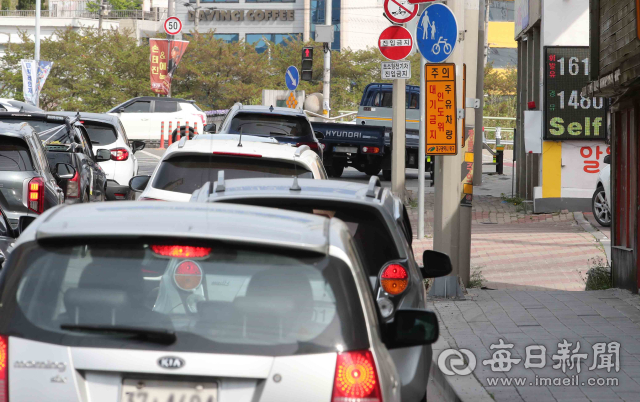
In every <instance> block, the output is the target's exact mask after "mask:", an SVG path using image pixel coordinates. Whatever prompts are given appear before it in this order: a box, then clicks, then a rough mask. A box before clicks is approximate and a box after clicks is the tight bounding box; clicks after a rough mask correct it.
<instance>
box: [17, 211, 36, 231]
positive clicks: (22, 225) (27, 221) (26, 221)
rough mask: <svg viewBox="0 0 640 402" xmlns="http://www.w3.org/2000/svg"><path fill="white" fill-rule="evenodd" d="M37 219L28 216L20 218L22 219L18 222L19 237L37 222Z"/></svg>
mask: <svg viewBox="0 0 640 402" xmlns="http://www.w3.org/2000/svg"><path fill="white" fill-rule="evenodd" d="M35 220H36V218H35V217H33V216H27V215H23V216H21V217H20V219H19V220H18V233H17V234H18V235H21V234H22V233H23V232H24V231H25V230H26V229H27V227H28V226H29V225H31V222H33V221H35Z"/></svg>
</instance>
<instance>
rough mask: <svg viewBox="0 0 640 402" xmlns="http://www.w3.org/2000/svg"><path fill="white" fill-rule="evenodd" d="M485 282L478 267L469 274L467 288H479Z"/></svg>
mask: <svg viewBox="0 0 640 402" xmlns="http://www.w3.org/2000/svg"><path fill="white" fill-rule="evenodd" d="M485 282H486V279H485V277H484V275H482V269H481V268H479V267H474V268H473V271H472V272H471V276H470V278H469V284H468V285H467V288H469V289H470V288H481V287H482V285H484V283H485Z"/></svg>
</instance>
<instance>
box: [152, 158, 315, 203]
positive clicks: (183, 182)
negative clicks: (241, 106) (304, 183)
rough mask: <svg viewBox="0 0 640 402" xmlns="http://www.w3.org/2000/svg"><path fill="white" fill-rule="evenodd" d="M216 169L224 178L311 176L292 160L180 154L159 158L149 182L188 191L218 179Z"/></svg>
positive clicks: (181, 191)
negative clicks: (168, 157) (153, 176)
mask: <svg viewBox="0 0 640 402" xmlns="http://www.w3.org/2000/svg"><path fill="white" fill-rule="evenodd" d="M220 170H224V178H225V180H229V179H247V178H254V177H291V176H294V175H297V176H298V177H300V178H309V179H312V178H313V173H311V171H309V170H307V169H305V168H304V167H302V166H300V165H294V164H293V162H285V161H276V160H270V159H263V158H253V157H233V156H216V157H213V156H210V155H184V156H177V157H175V158H171V159H167V160H164V161H162V163H161V164H160V168H159V169H158V172H157V173H156V177H155V179H154V180H153V184H152V186H153V187H154V188H157V189H160V190H167V191H176V192H179V193H187V194H191V193H193V192H194V191H195V190H197V189H199V188H200V187H202V185H203V184H204V183H205V182H207V181H210V182H214V181H216V180H218V172H219V171H220Z"/></svg>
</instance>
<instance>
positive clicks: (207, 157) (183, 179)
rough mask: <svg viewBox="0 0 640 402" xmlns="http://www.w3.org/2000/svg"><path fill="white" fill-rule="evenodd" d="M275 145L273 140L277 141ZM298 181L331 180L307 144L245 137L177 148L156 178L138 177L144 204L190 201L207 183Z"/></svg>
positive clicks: (212, 137) (202, 139)
mask: <svg viewBox="0 0 640 402" xmlns="http://www.w3.org/2000/svg"><path fill="white" fill-rule="evenodd" d="M271 141H273V142H271ZM219 171H224V177H225V179H244V178H258V177H292V176H297V177H299V178H307V179H326V178H327V173H326V172H325V170H324V167H323V165H322V161H321V160H320V157H319V156H318V154H316V153H315V152H313V151H312V150H311V149H310V148H309V147H308V146H307V145H302V146H300V147H297V148H296V147H295V146H292V145H290V144H279V143H277V142H275V140H271V139H264V138H255V137H251V136H247V135H243V136H242V139H241V140H240V136H238V135H224V136H221V135H220V134H205V135H199V136H197V137H195V139H193V140H188V139H187V137H184V138H182V139H181V140H180V141H179V142H177V143H174V144H173V145H171V146H170V147H169V148H168V149H167V152H165V154H164V155H163V157H162V160H161V161H160V163H159V164H158V166H157V167H156V169H155V170H154V172H153V174H152V175H151V176H136V177H134V179H133V180H132V181H131V183H130V187H131V189H132V190H133V191H136V192H142V194H140V197H139V198H138V199H139V200H156V201H184V202H188V201H189V199H190V198H191V194H192V193H193V192H194V191H195V190H197V189H199V188H200V187H202V186H203V185H204V183H205V182H208V181H209V182H212V183H213V182H214V181H216V180H217V179H218V172H219Z"/></svg>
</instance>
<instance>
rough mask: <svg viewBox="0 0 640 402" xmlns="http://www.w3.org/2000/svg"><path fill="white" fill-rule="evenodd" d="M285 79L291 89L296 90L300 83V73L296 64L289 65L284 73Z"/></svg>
mask: <svg viewBox="0 0 640 402" xmlns="http://www.w3.org/2000/svg"><path fill="white" fill-rule="evenodd" d="M284 81H285V82H286V83H287V88H289V91H295V90H296V88H298V84H299V83H300V74H299V73H298V69H297V68H295V67H294V66H289V67H288V68H287V72H286V73H285V75H284Z"/></svg>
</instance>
